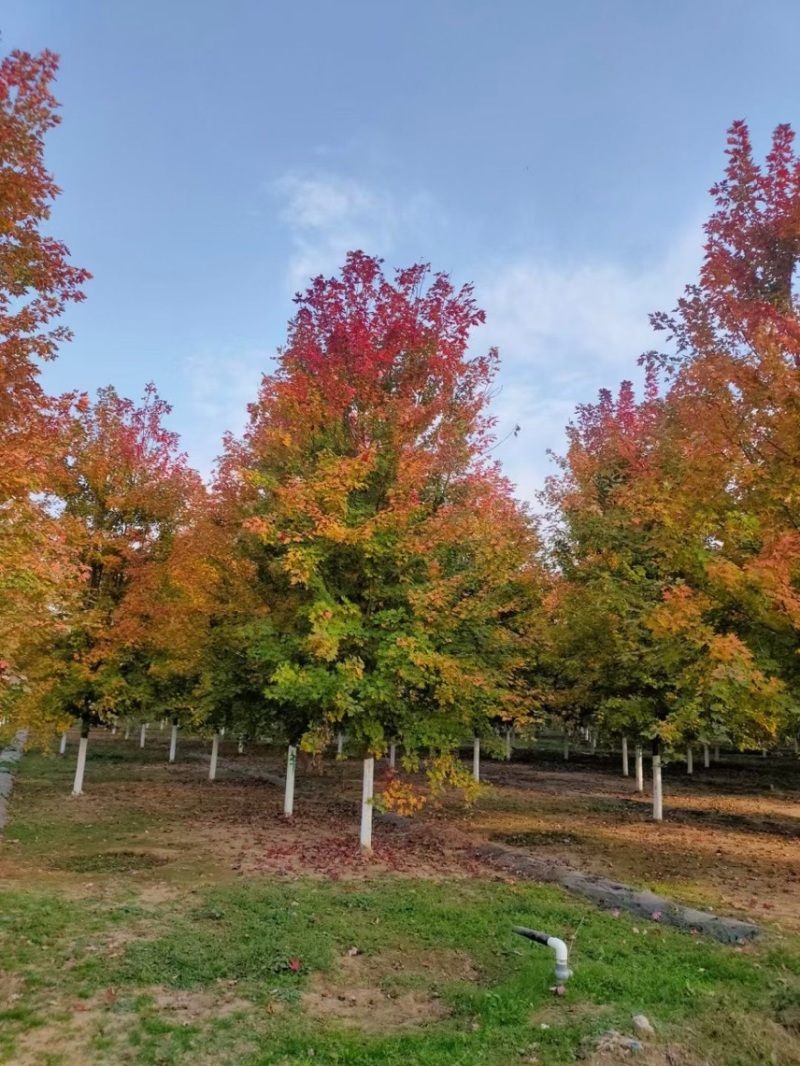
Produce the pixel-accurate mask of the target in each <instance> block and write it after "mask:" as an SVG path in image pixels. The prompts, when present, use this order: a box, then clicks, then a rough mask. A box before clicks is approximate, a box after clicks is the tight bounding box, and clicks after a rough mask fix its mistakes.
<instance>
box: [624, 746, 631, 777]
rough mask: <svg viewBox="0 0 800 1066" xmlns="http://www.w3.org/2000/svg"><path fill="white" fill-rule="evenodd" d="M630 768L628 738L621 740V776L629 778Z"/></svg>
mask: <svg viewBox="0 0 800 1066" xmlns="http://www.w3.org/2000/svg"><path fill="white" fill-rule="evenodd" d="M630 772H631V771H630V767H629V766H628V738H627V737H623V738H622V776H623V777H629V776H630Z"/></svg>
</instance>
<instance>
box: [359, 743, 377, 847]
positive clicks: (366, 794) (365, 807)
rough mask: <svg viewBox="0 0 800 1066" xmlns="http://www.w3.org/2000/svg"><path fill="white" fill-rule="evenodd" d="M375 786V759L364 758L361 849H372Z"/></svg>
mask: <svg viewBox="0 0 800 1066" xmlns="http://www.w3.org/2000/svg"><path fill="white" fill-rule="evenodd" d="M374 788H375V760H374V759H373V758H372V757H370V758H368V759H365V760H364V780H363V787H362V790H361V850H362V851H372V813H373V806H372V796H373V793H374Z"/></svg>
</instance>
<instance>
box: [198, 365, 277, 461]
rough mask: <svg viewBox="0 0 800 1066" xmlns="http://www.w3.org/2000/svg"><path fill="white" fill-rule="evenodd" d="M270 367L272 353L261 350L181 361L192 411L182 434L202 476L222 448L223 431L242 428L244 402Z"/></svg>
mask: <svg viewBox="0 0 800 1066" xmlns="http://www.w3.org/2000/svg"><path fill="white" fill-rule="evenodd" d="M273 367H274V355H273V354H268V353H266V352H263V351H251V352H244V353H238V354H236V355H230V354H229V355H219V356H210V355H195V356H190V357H189V358H187V359H186V360H185V361H184V372H185V374H186V378H187V381H188V394H189V403H190V406H191V409H192V412H193V415H194V418H193V420H192V424H191V426H190V427H189V429H188V430H187V431H186V432H185V433H184V438H185V443H186V445H187V449H188V451H189V454H190V455H191V456H192V462H193V464H194V465H195V466H196V467H197V468H198V469H199V470H200V472H201V473H202V474H203V475H204V476H208V474H209V473H210V472H211V470H212V468H213V465H214V460H215V459H216V458H217V456H218V455H219V453H220V452H221V451H222V437H223V435H224V433H225V432H226V431H228V430H230V431H231V432H233V433H235V434H237V435H238V434H240V433H241V432H242V430H243V429H244V428H245V426H246V424H247V405H248V404H249V403H252V402H253V401H254V400H255V399H256V397H257V396H258V387H259V385H260V383H261V376H262V374H266V373H269V372H270V371H271V370H272V369H273Z"/></svg>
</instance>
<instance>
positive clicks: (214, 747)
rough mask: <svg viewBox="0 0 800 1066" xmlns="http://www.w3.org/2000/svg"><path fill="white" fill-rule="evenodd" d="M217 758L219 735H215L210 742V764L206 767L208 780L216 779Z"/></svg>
mask: <svg viewBox="0 0 800 1066" xmlns="http://www.w3.org/2000/svg"><path fill="white" fill-rule="evenodd" d="M218 756H219V733H215V734H214V737H213V739H212V741H211V762H210V764H209V767H208V780H209V781H216V779H217V757H218Z"/></svg>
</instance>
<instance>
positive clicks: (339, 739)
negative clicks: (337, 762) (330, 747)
mask: <svg viewBox="0 0 800 1066" xmlns="http://www.w3.org/2000/svg"><path fill="white" fill-rule="evenodd" d="M343 750H344V736H343V735H342V734H341V733H337V734H336V757H337V758H339V759H341V757H342V751H343Z"/></svg>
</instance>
